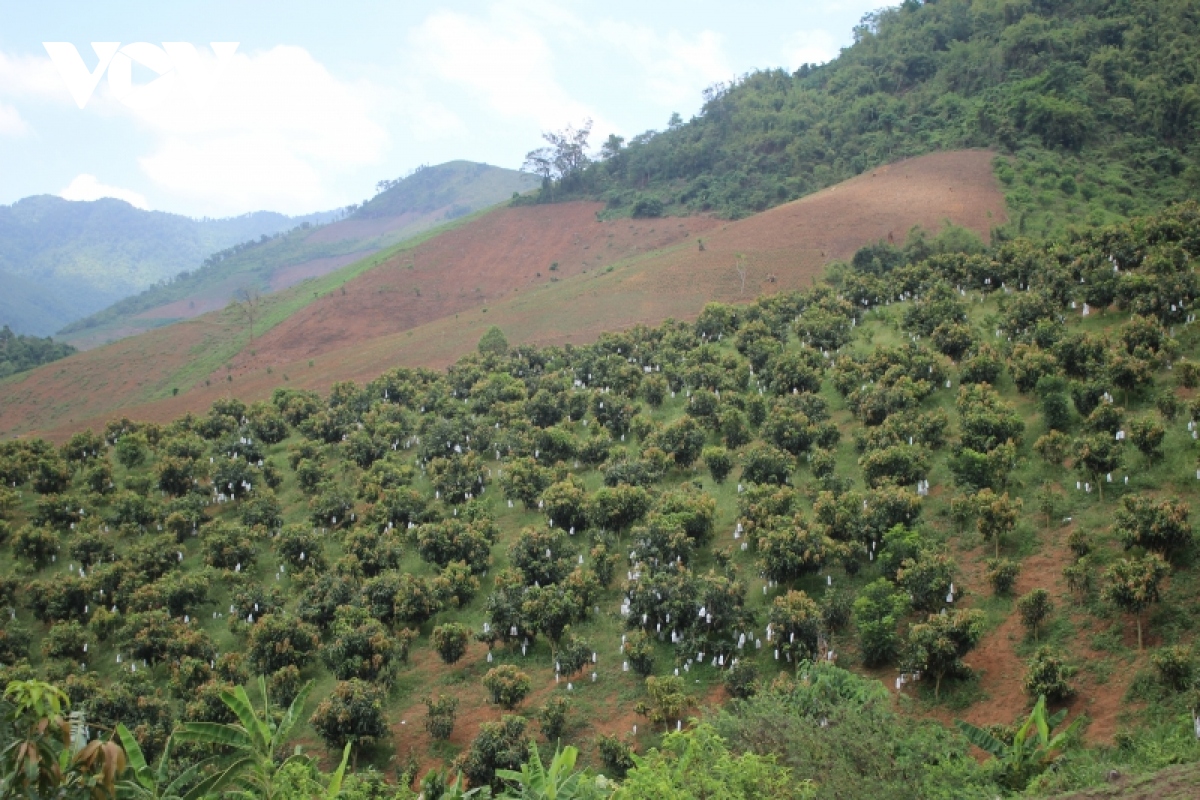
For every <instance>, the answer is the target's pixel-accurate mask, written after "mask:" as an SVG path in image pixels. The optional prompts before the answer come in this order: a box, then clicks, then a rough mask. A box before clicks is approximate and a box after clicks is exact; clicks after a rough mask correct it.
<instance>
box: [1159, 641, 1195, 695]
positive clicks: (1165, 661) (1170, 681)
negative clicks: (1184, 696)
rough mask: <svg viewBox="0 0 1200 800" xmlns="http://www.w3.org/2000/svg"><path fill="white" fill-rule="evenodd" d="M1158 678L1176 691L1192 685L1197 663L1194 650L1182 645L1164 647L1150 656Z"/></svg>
mask: <svg viewBox="0 0 1200 800" xmlns="http://www.w3.org/2000/svg"><path fill="white" fill-rule="evenodd" d="M1150 663H1151V664H1152V665H1153V666H1154V671H1155V672H1156V673H1158V679H1159V680H1160V681H1161V682H1162V683H1163V685H1164V686H1167V687H1169V688H1171V689H1173V690H1174V691H1177V692H1182V691H1185V690H1187V689H1188V688H1190V687H1191V686H1192V681H1193V679H1194V678H1195V673H1196V663H1195V658H1194V657H1193V655H1192V651H1191V650H1190V649H1189V648H1187V647H1184V646H1182V645H1173V646H1171V647H1164V648H1162V649H1161V650H1159V651H1158V652H1156V653H1155V654H1154V655H1152V656H1150Z"/></svg>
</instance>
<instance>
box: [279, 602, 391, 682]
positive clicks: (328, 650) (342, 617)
mask: <svg viewBox="0 0 1200 800" xmlns="http://www.w3.org/2000/svg"><path fill="white" fill-rule="evenodd" d="M265 621H266V619H264V622H265ZM301 624H303V623H301ZM406 657H407V642H404V643H403V644H401V642H400V641H398V640H397V639H396V638H395V637H393V636H392V634H391V631H389V630H388V628H387V626H386V625H384V624H383V623H382V622H380V621H379V620H377V619H375V618H374V617H372V616H371V615H370V613H369V612H368V611H367V610H366V609H365V608H361V607H358V606H342V607H340V608H339V609H338V610H337V612H336V617H335V620H334V623H333V631H332V636H331V637H330V639H329V641H328V642H327V643H326V644H325V645H324V646H323V647H322V648H321V658H322V660H323V661H324V662H325V665H326V666H327V667H329V671H330V672H332V673H333V675H334V677H336V678H337V679H339V680H348V679H350V678H361V679H363V680H366V681H371V682H372V683H378V684H381V685H383V686H388V685H390V684H391V682H392V679H393V677H394V676H395V673H396V669H397V667H398V666H399V664H400V662H401V661H403V660H405V658H406Z"/></svg>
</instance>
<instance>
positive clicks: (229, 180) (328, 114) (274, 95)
mask: <svg viewBox="0 0 1200 800" xmlns="http://www.w3.org/2000/svg"><path fill="white" fill-rule="evenodd" d="M160 80H162V79H160ZM151 86H153V84H151ZM146 88H149V87H146ZM180 88H181V87H180ZM376 94H377V92H376V90H374V89H373V88H372V87H370V86H369V85H366V84H351V83H346V82H343V81H339V80H338V79H336V78H334V77H333V76H332V75H330V73H329V72H328V71H327V70H326V69H325V67H324V66H322V65H321V64H320V63H319V62H318V61H316V60H315V59H314V58H313V57H312V56H311V55H310V54H309V53H308V52H307V51H306V50H304V49H303V48H299V47H283V46H281V47H275V48H273V49H271V50H269V51H267V52H265V53H259V54H254V55H245V54H240V53H239V54H237V55H235V56H233V57H232V59H231V60H230V62H229V64H228V66H227V67H226V68H225V72H224V74H223V77H222V78H221V80H220V81H219V82H218V83H217V85H216V86H215V87H214V88H213V90H212V92H211V94H210V95H209V96H208V98H207V100H206V101H204V102H199V101H197V100H196V99H195V97H194V96H193V95H192V94H191V93H190V92H187V91H171V92H167V91H165V90H164V91H159V92H156V93H146V94H145V95H144V96H143V97H142V98H140V99H139V100H138V101H137V102H135V103H134V104H133V106H134V107H133V113H134V115H135V117H136V118H137V119H138V120H139V121H140V122H141V123H142V124H143V125H144V126H146V127H147V128H149V129H150V130H151V131H152V132H154V133H156V134H158V135H159V136H160V140H159V143H158V145H157V146H156V148H155V150H154V152H152V153H151V154H150V155H148V156H145V157H143V158H141V159H139V164H140V165H141V167H142V170H143V171H144V172H145V173H146V174H147V175H148V176H149V177H150V179H151V180H153V181H154V182H155V183H156V184H158V185H159V186H161V187H162V188H164V189H167V190H168V191H170V192H171V193H172V194H174V195H175V196H177V197H180V198H186V199H187V200H189V201H191V204H192V205H200V206H204V207H207V208H209V209H211V211H212V212H214V213H230V212H240V211H246V210H250V209H254V208H273V209H278V210H280V211H285V212H292V213H295V212H301V211H309V210H312V209H313V208H317V207H323V206H329V205H333V204H334V201H333V199H332V197H331V196H330V190H329V188H328V183H329V181H330V180H331V179H333V178H336V177H337V176H338V175H339V174H340V173H343V172H345V171H346V170H349V169H353V168H355V167H358V166H362V165H365V164H373V163H377V162H378V161H379V160H380V158H381V157H382V155H383V152H384V150H385V148H386V146H387V142H388V137H387V134H386V133H385V132H384V130H383V128H382V127H380V126H379V125H378V124H377V123H376V122H375V121H374V119H373V118H372V114H371V108H372V106H373V104H375V102H376V96H375V95H376ZM106 100H108V101H109V102H110V103H111V98H107V97H106ZM125 103H126V104H128V103H129V98H128V97H127V98H126V99H125ZM338 202H341V199H339V200H338Z"/></svg>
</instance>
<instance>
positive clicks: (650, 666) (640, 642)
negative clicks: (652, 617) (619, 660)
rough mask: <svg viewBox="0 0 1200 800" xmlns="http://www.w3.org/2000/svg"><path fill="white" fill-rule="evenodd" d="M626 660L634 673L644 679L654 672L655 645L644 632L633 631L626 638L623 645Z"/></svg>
mask: <svg viewBox="0 0 1200 800" xmlns="http://www.w3.org/2000/svg"><path fill="white" fill-rule="evenodd" d="M622 649H623V650H624V651H625V658H626V659H627V660H628V661H629V666H631V667H633V671H634V672H636V673H637V674H638V675H641V676H643V677H645V676H647V675H649V674H650V673H652V672H654V643H653V642H652V641H650V637H649V636H647V635H646V633H645V632H644V631H640V630H637V631H633V632H632V633H630V634H628V635H627V636H626V637H625V644H624V645H622Z"/></svg>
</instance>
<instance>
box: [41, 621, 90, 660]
mask: <svg viewBox="0 0 1200 800" xmlns="http://www.w3.org/2000/svg"><path fill="white" fill-rule="evenodd" d="M90 643H91V636H89V635H88V632H87V630H86V629H85V628H84V627H83V626H82V625H80V624H79V623H78V622H75V621H73V620H72V621H70V622H58V623H55V624H54V625H51V626H50V630H49V632H48V633H47V634H46V638H45V639H44V640H43V641H42V653H43V654H45V656H46V658H66V659H70V660H71V661H86V660H87V651H88V645H89V644H90Z"/></svg>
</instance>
